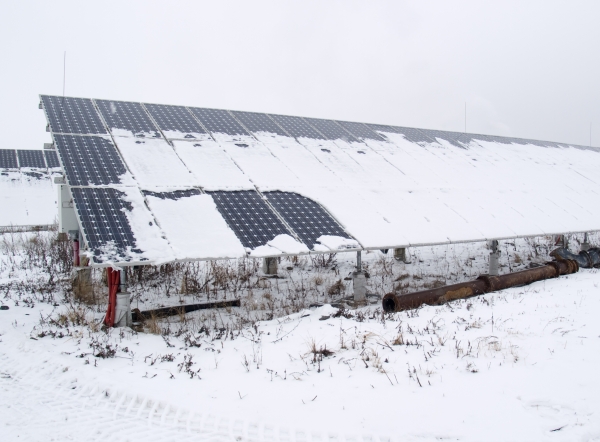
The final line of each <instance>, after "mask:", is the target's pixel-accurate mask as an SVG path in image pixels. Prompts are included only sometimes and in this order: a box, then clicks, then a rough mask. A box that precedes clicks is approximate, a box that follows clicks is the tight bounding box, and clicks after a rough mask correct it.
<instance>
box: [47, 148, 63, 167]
mask: <svg viewBox="0 0 600 442" xmlns="http://www.w3.org/2000/svg"><path fill="white" fill-rule="evenodd" d="M44 156H45V157H46V164H47V165H48V168H49V169H54V168H57V167H58V168H60V162H59V161H58V155H57V154H56V151H55V150H45V151H44Z"/></svg>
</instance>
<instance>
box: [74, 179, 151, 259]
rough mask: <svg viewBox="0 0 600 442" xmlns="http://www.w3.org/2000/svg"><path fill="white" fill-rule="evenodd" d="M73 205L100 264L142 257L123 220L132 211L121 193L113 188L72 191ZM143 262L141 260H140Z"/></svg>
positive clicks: (128, 227) (127, 221)
mask: <svg viewBox="0 0 600 442" xmlns="http://www.w3.org/2000/svg"><path fill="white" fill-rule="evenodd" d="M71 193H72V195H73V201H74V202H75V204H76V206H77V212H78V215H79V219H80V222H81V228H82V230H83V232H84V235H85V240H86V242H87V245H88V247H89V248H90V249H91V250H92V251H93V252H94V255H96V257H98V256H100V255H102V258H101V260H100V262H102V261H106V260H114V261H123V260H124V261H128V260H131V254H132V252H133V253H137V254H142V251H141V250H139V249H137V246H136V238H135V235H134V233H133V230H132V228H131V225H130V223H129V220H128V219H127V213H128V212H132V211H133V207H132V205H131V204H130V203H129V202H127V201H126V200H125V193H124V192H122V191H119V190H117V189H113V188H89V187H72V188H71ZM141 260H143V258H141Z"/></svg>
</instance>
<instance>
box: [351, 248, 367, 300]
mask: <svg viewBox="0 0 600 442" xmlns="http://www.w3.org/2000/svg"><path fill="white" fill-rule="evenodd" d="M352 288H353V291H354V302H356V303H364V302H366V300H367V278H366V275H365V272H363V269H362V253H361V251H360V250H359V251H358V252H356V271H355V272H353V273H352Z"/></svg>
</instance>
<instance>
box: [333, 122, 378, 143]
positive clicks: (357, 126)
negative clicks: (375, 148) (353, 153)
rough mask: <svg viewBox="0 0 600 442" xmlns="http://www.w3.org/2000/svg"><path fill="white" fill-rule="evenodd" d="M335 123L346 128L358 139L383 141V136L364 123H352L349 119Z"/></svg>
mask: <svg viewBox="0 0 600 442" xmlns="http://www.w3.org/2000/svg"><path fill="white" fill-rule="evenodd" d="M337 123H338V124H340V125H341V126H343V127H344V129H346V130H347V131H348V132H350V133H351V134H352V135H354V136H355V137H356V138H358V139H359V140H363V139H367V140H377V141H383V137H381V136H379V135H377V134H376V133H375V132H373V131H372V130H371V129H369V127H368V126H367V125H366V124H364V123H354V122H351V121H338V122H337Z"/></svg>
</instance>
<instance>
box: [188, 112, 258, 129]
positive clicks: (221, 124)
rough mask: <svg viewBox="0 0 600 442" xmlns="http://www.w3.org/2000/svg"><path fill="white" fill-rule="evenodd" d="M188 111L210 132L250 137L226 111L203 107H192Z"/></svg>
mask: <svg viewBox="0 0 600 442" xmlns="http://www.w3.org/2000/svg"><path fill="white" fill-rule="evenodd" d="M188 109H189V110H190V112H192V113H193V114H194V115H195V116H196V118H198V120H200V122H201V123H202V125H203V126H204V127H206V128H207V129H208V130H209V131H210V132H213V133H221V134H227V135H249V134H248V132H247V131H246V130H245V129H244V128H243V127H242V126H241V125H240V123H238V122H237V121H236V119H235V118H233V117H232V116H231V114H230V113H229V112H227V111H226V110H221V109H205V108H201V107H190V108H188Z"/></svg>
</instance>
